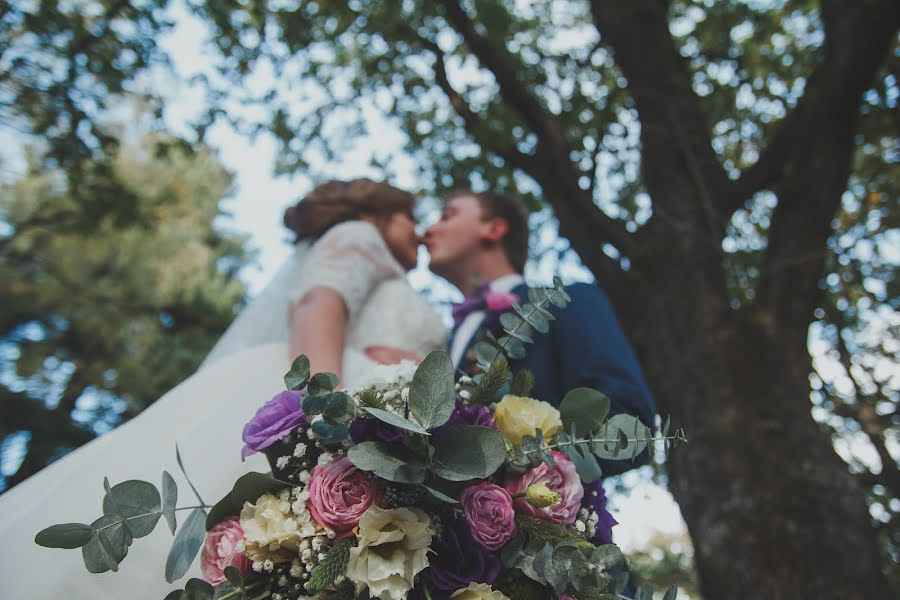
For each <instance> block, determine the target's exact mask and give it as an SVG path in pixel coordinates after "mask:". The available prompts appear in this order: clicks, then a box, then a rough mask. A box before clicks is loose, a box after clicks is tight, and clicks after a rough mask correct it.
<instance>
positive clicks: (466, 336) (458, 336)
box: [450, 273, 525, 368]
mask: <svg viewBox="0 0 900 600" xmlns="http://www.w3.org/2000/svg"><path fill="white" fill-rule="evenodd" d="M523 283H525V279H524V278H523V277H522V276H521V275H519V274H518V273H511V274H509V275H504V276H503V277H500V278H499V279H495V280H494V281H492V282H491V291H492V292H501V293H505V292H511V291H513V290H514V289H515V288H516V287H517V286H519V285H521V284H523ZM522 300H524V299H522ZM485 316H486V315H485V311H483V310H473V311H472V312H470V313H469V314H468V315H466V318H465V319H463V322H462V323H460V325H459V327H458V328H457V329H456V332H455V333H454V335H453V344H452V345H451V346H450V358H451V359H452V360H453V366H454V367H457V368H458V367H459V365H460V363H462V360H463V354H465V351H466V348H468V347H469V343H470V342H471V341H472V337H474V336H475V334H476V333H477V332H478V328H479V327H481V324H482V323H483V322H484V317H485Z"/></svg>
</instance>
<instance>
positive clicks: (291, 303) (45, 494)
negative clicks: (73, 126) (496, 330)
mask: <svg viewBox="0 0 900 600" xmlns="http://www.w3.org/2000/svg"><path fill="white" fill-rule="evenodd" d="M413 205H414V197H413V196H412V195H411V194H409V193H407V192H404V191H402V190H399V189H397V188H395V187H392V186H390V185H387V184H385V183H376V182H374V181H370V180H368V179H356V180H353V181H348V182H343V181H329V182H327V183H323V184H321V185H319V186H318V187H316V188H315V189H313V190H312V192H311V193H310V194H309V195H307V196H306V197H305V198H303V199H302V200H301V201H300V202H299V203H298V204H297V205H296V206H294V207H291V208H289V209H288V210H287V212H286V214H285V224H286V225H287V227H288V228H290V229H291V230H292V231H293V232H294V233H295V234H296V242H297V243H296V248H295V250H294V253H293V255H292V256H291V257H290V258H289V259H288V260H287V262H286V263H285V265H284V266H283V267H282V268H281V270H280V271H279V272H278V273H277V274H276V276H275V278H274V279H273V280H272V282H271V283H270V284H269V285H268V286H267V287H266V289H265V290H264V291H263V292H262V293H261V294H260V296H259V297H258V298H257V299H256V300H254V301H253V302H252V303H251V304H250V305H249V306H248V307H247V308H246V309H245V310H244V311H243V312H242V313H241V315H240V316H239V317H238V319H237V320H236V321H235V322H234V323H233V324H232V326H231V327H230V328H229V329H228V331H227V332H226V333H225V335H224V336H223V337H222V338H221V340H220V341H219V343H218V344H216V346H215V348H213V350H212V352H210V354H209V356H208V357H207V358H206V359H205V361H204V362H203V364H202V365H201V367H200V369H199V370H198V371H197V373H195V374H194V375H193V376H191V377H190V378H189V379H187V380H186V381H184V382H183V383H181V384H180V385H178V386H177V387H176V388H174V389H173V390H172V391H170V392H169V393H168V394H166V395H165V396H163V397H162V398H160V399H159V400H158V401H157V402H155V403H154V404H153V405H152V406H150V407H149V408H148V409H147V410H146V411H144V412H143V413H142V414H141V415H140V416H139V417H137V418H135V419H132V420H131V421H129V422H127V423H125V424H124V425H122V426H121V427H119V428H118V429H116V430H115V431H113V432H111V433H109V434H107V435H105V436H103V437H101V438H98V439H96V440H94V441H93V442H91V443H89V444H87V445H85V446H84V447H82V448H80V449H78V450H77V451H75V452H72V453H71V454H69V455H67V456H66V457H64V458H62V459H60V460H58V461H57V462H55V463H53V464H52V465H50V466H48V467H47V468H46V469H44V470H43V471H41V472H40V473H38V474H36V475H35V476H33V477H31V478H30V479H28V480H26V481H24V482H22V483H21V484H19V485H18V486H16V487H15V488H13V489H12V490H10V491H8V492H6V493H5V494H3V495H2V496H0V540H2V544H3V548H4V551H3V560H2V561H0V590H2V594H0V595H2V597H4V598H17V599H18V598H22V599H24V598H40V599H43V598H57V597H65V598H77V599H81V598H84V599H86V600H87V599H91V600H100V599H113V598H119V599H121V598H148V599H154V598H155V599H159V600H162V598H163V597H164V596H165V595H166V594H167V593H168V592H169V591H171V590H173V589H176V588H177V587H180V586H179V584H181V586H183V584H184V581H186V579H187V578H189V577H199V576H200V575H199V558H197V559H195V561H194V564H193V565H192V566H191V568H190V570H189V571H188V573H187V575H186V576H185V578H184V579H182V580H180V581H178V582H176V583H175V584H167V583H166V582H165V578H164V566H165V561H166V556H167V553H168V550H169V547H170V546H171V543H172V536H171V535H170V534H169V531H168V528H167V527H165V526H164V525H163V524H160V525H157V527H156V529H155V530H154V532H153V533H152V534H151V535H149V536H148V537H145V538H141V539H138V540H135V541H134V543H133V544H132V545H131V547H130V548H129V552H128V554H129V555H128V556H127V557H126V558H125V560H124V561H123V562H122V563H121V564H120V565H119V572H118V573H104V574H100V575H93V574H90V573H88V572H87V570H86V569H85V567H84V565H83V563H82V559H81V554H80V553H79V552H76V551H72V550H52V549H48V548H42V547H39V546H37V545H36V544H35V543H34V536H35V534H36V533H37V532H38V531H40V530H41V529H43V528H45V527H47V526H49V525H51V524H54V523H65V522H87V523H90V522H91V521H93V520H94V519H96V518H98V517H99V516H101V514H102V508H101V505H102V500H103V496H104V489H103V478H104V476H106V477H108V478H109V481H110V483H111V484H112V485H115V484H116V483H119V482H121V481H125V480H128V479H142V480H145V481H150V482H156V484H157V486H159V482H160V477H161V475H162V472H163V470H166V471H168V472H169V473H170V474H171V475H172V476H173V477H174V478H175V480H176V482H177V483H178V493H179V500H178V506H191V505H195V504H197V502H196V500H197V498H195V497H193V493H192V492H191V488H190V486H189V485H188V483H187V480H186V479H185V478H184V477H183V475H182V473H181V471H180V469H179V467H178V465H177V462H176V459H175V445H176V444H177V445H178V447H179V449H180V452H181V456H182V458H183V462H184V468H185V470H186V471H187V473H188V475H189V476H190V478H191V481H192V482H193V484H194V486H195V487H196V489H197V492H198V493H199V495H200V496H202V499H203V501H204V502H205V503H206V504H214V503H215V502H216V501H217V500H218V499H219V498H221V497H222V496H223V495H224V494H225V493H227V492H228V491H229V490H230V489H231V484H232V483H233V482H234V480H235V479H236V478H237V477H238V476H240V475H241V474H243V473H245V472H248V471H261V472H266V471H268V465H267V464H266V462H265V459H264V457H263V456H262V455H261V454H256V455H253V456H251V457H250V458H249V459H248V460H247V461H246V462H244V463H242V462H241V460H240V449H241V445H242V441H241V431H242V428H243V425H244V423H246V422H247V421H248V420H249V419H250V417H252V416H253V414H254V412H255V410H256V409H257V408H258V407H259V406H260V405H262V404H263V403H264V402H265V401H267V400H268V399H269V398H271V397H272V396H273V395H275V394H276V393H278V392H279V391H282V390H284V384H283V382H282V377H283V376H284V374H285V372H286V371H287V370H288V368H289V366H290V362H291V359H292V358H293V357H294V356H297V355H299V354H301V353H303V354H306V355H307V356H308V357H309V358H310V363H311V366H312V372H320V371H330V372H333V373H336V374H337V375H338V377H339V378H340V381H341V385H342V386H343V387H345V388H348V389H358V388H359V387H362V386H363V385H364V384H365V378H366V374H367V372H369V371H370V370H371V369H372V367H373V366H375V365H376V363H375V362H373V361H372V360H370V359H369V358H368V357H367V355H366V349H367V348H374V347H376V346H378V347H388V348H390V349H392V350H393V351H392V352H390V355H391V356H399V355H404V354H405V355H407V356H410V357H413V356H424V355H426V354H427V353H428V352H430V351H432V350H434V349H437V348H442V347H443V346H444V345H445V342H446V331H445V329H444V326H443V324H442V322H441V320H440V318H439V317H438V316H437V315H436V314H435V313H434V311H433V310H432V309H431V307H430V305H429V304H428V303H427V302H426V301H425V299H424V298H422V297H420V296H419V295H418V294H417V293H416V292H415V291H414V290H413V289H412V287H410V285H409V284H408V283H407V281H406V278H405V272H406V271H408V270H409V269H412V268H413V267H414V266H415V264H416V256H417V251H418V238H417V236H416V234H415V229H414V225H415V224H414V221H413V217H412V209H413ZM178 514H179V515H180V516H181V518H184V516H185V515H186V513H185V512H179V513H178Z"/></svg>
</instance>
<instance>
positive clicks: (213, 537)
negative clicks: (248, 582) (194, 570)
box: [200, 517, 252, 585]
mask: <svg viewBox="0 0 900 600" xmlns="http://www.w3.org/2000/svg"><path fill="white" fill-rule="evenodd" d="M243 541H244V530H243V529H241V523H240V522H239V521H238V519H237V517H228V518H227V519H225V520H224V521H222V522H221V523H219V524H218V525H216V526H215V527H213V528H212V529H210V530H209V531H208V532H206V542H205V543H204V544H203V550H202V551H201V553H200V572H201V573H202V574H203V579H204V580H205V581H206V582H207V583H208V584H210V585H219V584H220V583H223V582H224V581H225V568H226V567H237V568H238V569H239V570H240V572H241V574H242V575H247V573H249V572H250V564H251V562H252V561H251V560H250V559H249V558H247V557H246V556H244V554H243V552H241V551H239V550H238V544H240V543H241V542H243Z"/></svg>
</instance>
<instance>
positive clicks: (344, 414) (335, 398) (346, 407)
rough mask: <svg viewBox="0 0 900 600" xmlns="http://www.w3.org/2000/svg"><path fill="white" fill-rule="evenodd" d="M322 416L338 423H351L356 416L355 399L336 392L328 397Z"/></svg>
mask: <svg viewBox="0 0 900 600" xmlns="http://www.w3.org/2000/svg"><path fill="white" fill-rule="evenodd" d="M322 416H323V417H325V418H326V419H329V420H331V421H337V422H338V423H346V422H348V421H351V420H352V419H353V417H354V416H355V409H354V404H353V399H352V398H351V397H350V396H349V395H348V394H346V393H344V392H334V393H333V394H331V395H330V396H328V397H327V401H326V403H325V408H324V409H323V410H322Z"/></svg>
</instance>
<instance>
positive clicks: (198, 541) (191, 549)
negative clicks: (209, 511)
mask: <svg viewBox="0 0 900 600" xmlns="http://www.w3.org/2000/svg"><path fill="white" fill-rule="evenodd" d="M205 523H206V511H205V510H203V509H202V508H195V509H194V510H192V511H191V514H190V515H188V518H187V520H186V521H185V522H184V523H182V525H181V528H180V529H179V530H178V532H177V533H176V534H175V541H174V542H173V543H172V548H171V549H170V550H169V556H168V557H167V558H166V581H168V582H169V583H172V582H173V581H175V580H176V579H181V578H182V577H184V574H185V573H187V570H188V569H189V568H190V566H191V563H192V562H194V558H195V557H196V556H197V553H198V552H199V551H200V546H202V545H203V540H204V539H205V538H206V528H205V527H204V524H205ZM188 584H190V581H188ZM186 589H187V588H186Z"/></svg>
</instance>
